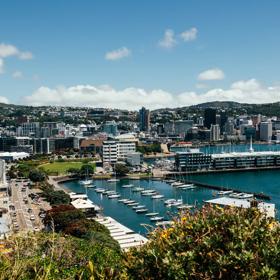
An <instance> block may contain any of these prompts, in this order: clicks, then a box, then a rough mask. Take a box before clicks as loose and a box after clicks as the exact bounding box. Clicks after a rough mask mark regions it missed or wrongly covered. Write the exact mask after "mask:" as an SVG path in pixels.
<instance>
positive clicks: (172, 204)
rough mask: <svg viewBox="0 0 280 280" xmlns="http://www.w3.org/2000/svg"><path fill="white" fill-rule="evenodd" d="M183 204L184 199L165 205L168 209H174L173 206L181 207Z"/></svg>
mask: <svg viewBox="0 0 280 280" xmlns="http://www.w3.org/2000/svg"><path fill="white" fill-rule="evenodd" d="M182 204H183V199H182V198H181V199H174V201H171V202H169V203H165V205H166V207H172V206H180V205H182Z"/></svg>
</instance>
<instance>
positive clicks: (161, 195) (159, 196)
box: [152, 194, 164, 199]
mask: <svg viewBox="0 0 280 280" xmlns="http://www.w3.org/2000/svg"><path fill="white" fill-rule="evenodd" d="M160 198H164V195H163V194H156V195H153V196H152V199H160Z"/></svg>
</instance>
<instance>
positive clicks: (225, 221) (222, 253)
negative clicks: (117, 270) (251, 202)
mask: <svg viewBox="0 0 280 280" xmlns="http://www.w3.org/2000/svg"><path fill="white" fill-rule="evenodd" d="M125 266H126V275H128V278H129V279H280V229H279V226H278V223H276V222H275V221H274V220H272V219H267V218H264V216H263V215H262V214H261V213H260V212H259V211H258V210H256V209H249V210H245V209H237V208H228V209H223V208H220V207H211V206H207V207H204V208H203V209H202V210H201V211H197V212H196V213H195V214H190V213H189V212H187V213H184V214H182V215H181V216H180V218H178V219H176V220H174V224H173V225H172V226H171V227H169V228H164V229H161V228H158V229H157V230H155V231H154V232H152V233H151V237H150V242H148V243H147V244H146V245H145V246H143V247H142V248H139V249H133V250H131V251H130V252H128V253H127V255H126V261H125Z"/></svg>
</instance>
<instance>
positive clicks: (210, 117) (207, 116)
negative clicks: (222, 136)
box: [204, 108, 217, 129]
mask: <svg viewBox="0 0 280 280" xmlns="http://www.w3.org/2000/svg"><path fill="white" fill-rule="evenodd" d="M216 113H217V111H216V109H212V108H206V109H205V110H204V126H205V127H207V128H208V129H209V128H210V127H211V124H216Z"/></svg>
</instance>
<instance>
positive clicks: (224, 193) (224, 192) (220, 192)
mask: <svg viewBox="0 0 280 280" xmlns="http://www.w3.org/2000/svg"><path fill="white" fill-rule="evenodd" d="M231 193H233V191H231V190H229V191H219V192H218V193H217V194H218V195H229V194H231Z"/></svg>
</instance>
